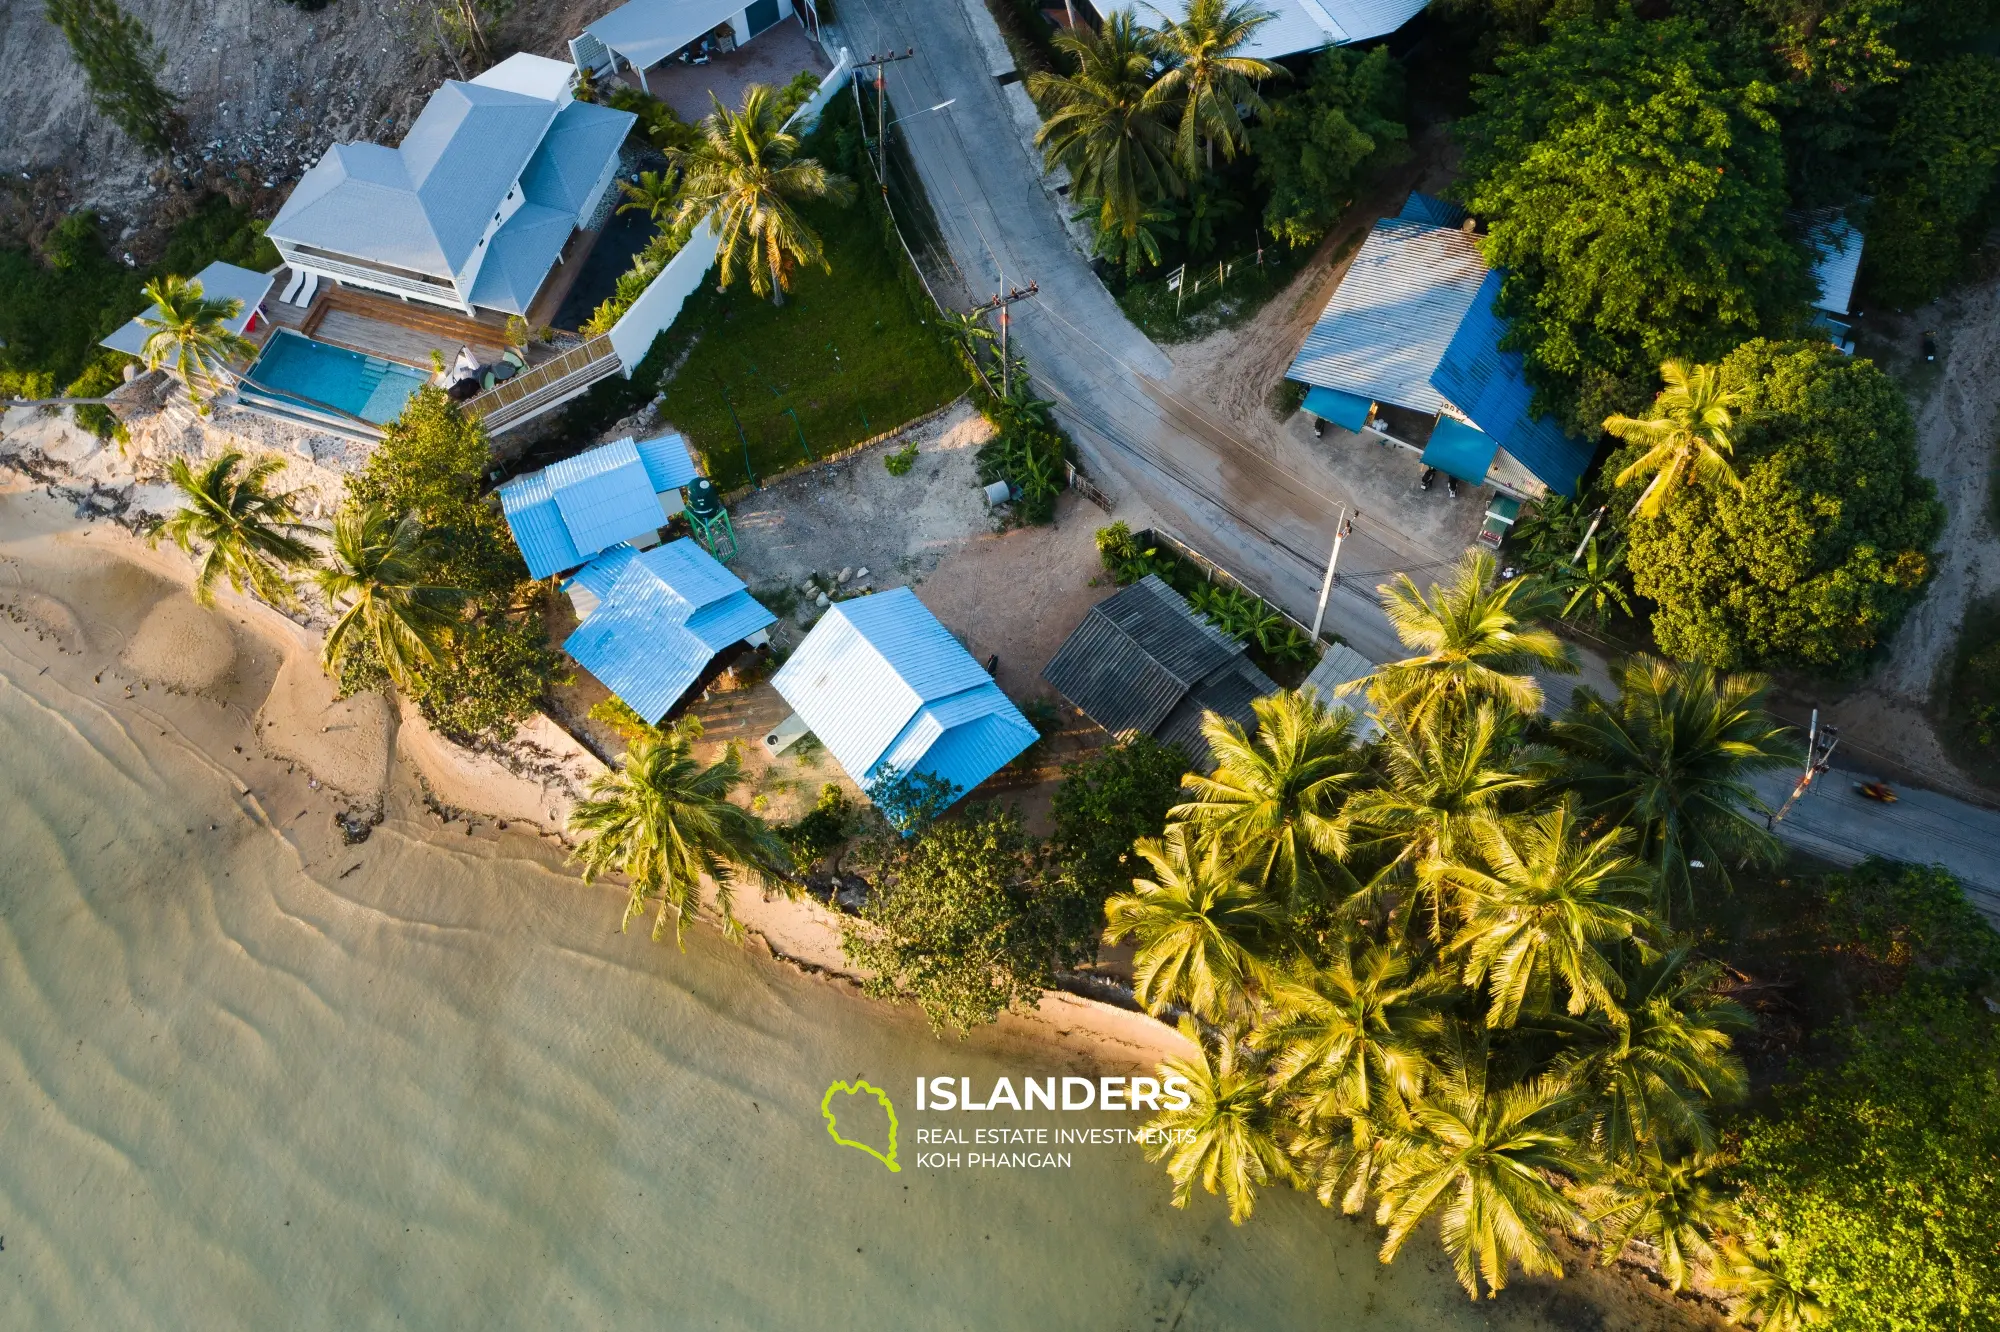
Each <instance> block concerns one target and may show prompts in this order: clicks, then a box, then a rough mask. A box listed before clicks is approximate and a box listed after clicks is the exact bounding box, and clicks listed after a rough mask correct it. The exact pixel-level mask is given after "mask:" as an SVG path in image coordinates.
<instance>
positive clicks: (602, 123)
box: [521, 102, 639, 220]
mask: <svg viewBox="0 0 2000 1332" xmlns="http://www.w3.org/2000/svg"><path fill="white" fill-rule="evenodd" d="M638 119H639V117H637V116H635V115H633V114H632V113H631V112H630V111H614V110H612V109H611V108H610V107H608V106H596V105H593V104H592V103H589V102H571V103H570V104H569V105H568V106H565V107H564V108H563V109H562V110H560V111H558V112H557V113H556V118H555V122H554V123H553V124H551V125H550V126H549V132H548V133H547V134H545V135H543V136H542V142H541V146H540V147H538V148H536V149H535V155H534V156H533V157H531V158H529V159H528V165H527V166H526V167H525V168H523V169H522V171H521V190H522V193H524V194H525V195H526V196H527V199H528V202H529V203H536V204H541V205H542V206H543V207H545V208H556V209H561V210H563V211H565V212H568V213H570V214H571V215H572V216H575V215H577V214H580V213H581V212H582V211H583V206H584V204H586V203H588V202H589V201H590V188H591V186H593V185H595V184H597V182H598V180H599V179H600V178H601V177H602V176H603V175H604V168H605V167H606V166H608V165H610V163H611V161H612V159H613V158H615V157H617V156H618V149H619V146H620V145H621V144H623V143H624V142H625V136H626V135H627V134H629V133H630V132H631V130H632V126H633V125H634V124H636V123H637V122H638ZM586 220H587V219H586Z"/></svg>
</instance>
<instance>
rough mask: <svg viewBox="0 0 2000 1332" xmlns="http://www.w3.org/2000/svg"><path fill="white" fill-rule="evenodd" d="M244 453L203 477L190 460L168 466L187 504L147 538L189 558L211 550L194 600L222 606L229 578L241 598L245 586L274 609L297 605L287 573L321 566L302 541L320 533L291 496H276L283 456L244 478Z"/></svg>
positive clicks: (217, 462) (209, 467)
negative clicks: (218, 591) (221, 582)
mask: <svg viewBox="0 0 2000 1332" xmlns="http://www.w3.org/2000/svg"><path fill="white" fill-rule="evenodd" d="M242 465H243V455H242V454H241V453H238V452H236V451H235V450H234V449H231V450H229V451H227V452H225V453H223V454H222V455H220V456H219V457H217V458H215V459H214V460H212V461H211V462H209V463H208V464H206V465H205V466H204V467H203V468H202V469H201V470H200V471H199V472H197V471H195V470H194V468H193V467H191V466H189V464H188V460H187V459H186V458H175V459H174V460H173V461H172V462H170V463H168V464H167V480H168V481H170V482H172V483H173V486H174V489H176V490H178V491H180V492H181V496H182V499H183V503H182V505H181V507H180V508H179V509H177V510H175V511H174V513H173V514H172V515H171V516H169V517H168V518H166V519H165V520H163V521H162V522H161V523H160V524H159V526H157V527H155V528H154V529H153V530H152V532H150V533H149V534H148V535H147V538H146V540H147V541H148V543H152V544H157V543H158V542H159V540H160V538H162V537H165V538H167V539H168V540H170V541H172V542H173V543H174V544H175V545H176V546H179V547H180V548H181V550H183V551H184V552H186V553H187V554H189V555H193V554H195V553H196V547H197V546H205V547H207V553H206V554H204V555H203V556H202V558H201V564H200V566H199V567H198V568H197V569H196V570H195V577H194V599H195V600H196V601H198V602H200V603H201V604H202V605H204V606H212V605H214V604H215V584H216V580H217V579H220V578H226V579H228V580H229V586H230V587H232V588H234V589H235V590H236V591H238V592H241V591H242V590H243V589H244V587H245V586H248V587H249V588H250V589H251V591H253V592H255V593H256V594H257V595H258V596H260V597H262V598H263V599H264V600H266V601H268V602H270V603H271V604H272V605H274V606H289V605H291V603H292V586H291V583H290V582H289V581H288V580H287V579H286V576H285V575H286V572H287V571H288V570H290V569H293V568H296V567H297V566H299V565H302V564H309V563H311V562H312V560H313V554H314V552H313V548H312V547H311V546H309V545H307V544H306V543H305V542H304V541H303V540H301V539H300V537H299V536H298V534H299V533H302V532H308V531H311V530H312V529H311V528H309V527H308V526H307V525H306V524H305V523H303V522H301V521H300V520H299V515H298V510H297V509H296V508H295V507H294V505H293V503H292V497H291V495H290V494H289V493H278V494H274V493H272V491H271V489H270V484H271V480H272V478H273V477H275V476H277V475H278V473H279V472H282V471H283V470H284V469H285V463H284V460H283V459H282V458H277V457H265V458H260V459H258V460H257V461H256V462H254V463H252V464H250V466H249V467H248V468H247V469H245V470H244V471H243V472H242V474H241V475H238V473H237V470H236V469H237V468H238V467H241V466H242Z"/></svg>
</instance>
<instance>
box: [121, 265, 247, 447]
mask: <svg viewBox="0 0 2000 1332" xmlns="http://www.w3.org/2000/svg"><path fill="white" fill-rule="evenodd" d="M145 295H146V299H147V300H149V301H151V302H152V303H153V304H154V305H156V306H158V307H159V310H158V312H157V313H148V314H143V315H140V316H139V324H140V326H141V327H142V328H144V329H146V330H147V332H146V341H145V344H144V345H143V346H142V347H141V348H140V349H139V358H140V359H141V360H143V361H144V362H145V363H146V368H147V369H148V370H158V369H161V368H163V367H164V368H165V369H168V370H171V371H172V372H173V373H174V374H175V375H176V376H178V377H179V379H180V381H181V386H182V387H183V388H185V389H186V390H187V395H188V400H189V401H190V402H192V403H193V404H194V406H195V410H196V411H198V412H200V413H201V414H202V415H204V416H206V415H207V414H208V395H209V394H210V393H211V392H213V391H215V390H217V389H220V388H222V387H224V386H225V385H227V384H228V383H229V379H230V373H229V362H230V359H231V358H232V357H243V358H244V359H246V360H247V359H249V358H251V357H254V356H255V355H256V354H257V344H256V343H254V342H251V341H250V340H249V339H248V338H246V337H244V336H242V335H241V334H240V333H234V332H231V331H230V328H229V323H228V321H229V320H231V319H234V318H236V316H238V315H240V314H242V313H243V302H242V301H240V300H238V299H236V298H235V297H233V296H232V297H229V298H227V299H221V298H214V297H210V296H206V295H204V294H203V293H202V288H201V279H200V278H183V277H163V278H155V279H153V280H152V281H151V282H148V283H147V284H146V291H145Z"/></svg>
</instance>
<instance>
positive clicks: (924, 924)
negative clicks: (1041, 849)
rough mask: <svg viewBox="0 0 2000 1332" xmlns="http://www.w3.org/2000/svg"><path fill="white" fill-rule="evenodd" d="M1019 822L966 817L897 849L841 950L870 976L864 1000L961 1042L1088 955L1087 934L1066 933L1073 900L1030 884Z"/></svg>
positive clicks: (1032, 866)
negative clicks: (881, 1002)
mask: <svg viewBox="0 0 2000 1332" xmlns="http://www.w3.org/2000/svg"><path fill="white" fill-rule="evenodd" d="M1036 853H1037V847H1036V844H1035V841H1034V839H1033V838H1031V837H1029V836H1028V834H1027V832H1026V831H1025V830H1024V829H1023V828H1022V826H1021V820H1020V816H1019V815H1018V814H1014V813H1011V812H1003V811H1000V810H996V809H973V810H967V811H964V812H963V813H961V814H960V815H959V816H958V817H956V818H953V819H950V820H948V821H944V822H939V823H934V824H932V825H930V826H929V827H927V828H925V829H924V830H923V831H922V832H920V833H918V834H917V835H916V836H915V837H913V838H911V839H910V841H909V844H908V845H907V846H906V847H902V848H898V849H896V850H895V851H894V852H893V853H892V854H891V855H890V858H889V860H888V862H887V864H886V865H885V866H884V870H883V873H882V875H881V876H880V877H879V878H878V879H877V881H876V883H875V886H874V891H873V892H872V893H871V894H870V895H869V898H868V903H867V905H866V906H865V907H864V908H863V909H862V913H861V916H860V918H859V919H858V920H853V919H850V920H844V921H842V923H841V948H842V950H843V951H845V952H846V954H847V956H848V958H849V960H851V961H853V962H854V963H856V964H857V965H859V966H862V967H866V968H868V969H869V970H870V971H871V972H873V973H874V975H873V976H872V977H871V978H870V979H869V981H868V982H867V984H866V985H865V986H864V988H865V989H866V990H867V992H868V993H869V994H872V995H875V996H877V997H879V998H888V999H907V1000H910V1001H911V1002H914V1003H915V1004H916V1005H917V1006H918V1007H920V1008H921V1009H923V1012H924V1016H925V1017H927V1018H929V1019H930V1023H931V1026H932V1027H933V1028H934V1029H936V1030H938V1031H943V1030H945V1029H947V1028H950V1029H952V1030H955V1031H958V1032H960V1033H963V1032H965V1031H966V1030H967V1029H969V1028H971V1027H975V1026H980V1025H983V1024H985V1023H989V1022H991V1021H993V1020H994V1019H995V1018H997V1017H998V1016H999V1015H1000V1014H1001V1013H1002V1012H1004V1011H1006V1010H1008V1009H1010V1008H1023V1007H1032V1006H1033V1004H1034V1002H1035V1000H1036V999H1037V998H1039V997H1040V995H1041V992H1042V991H1043V990H1045V989H1047V988H1048V987H1049V986H1051V985H1053V984H1054V983H1055V973H1056V971H1057V970H1058V969H1060V968H1065V967H1072V966H1075V965H1076V964H1077V963H1078V962H1080V961H1083V960H1085V959H1087V958H1088V957H1090V956H1091V955H1092V954H1094V953H1095V951H1096V940H1095V937H1094V934H1095V927H1094V923H1092V924H1091V925H1089V926H1087V927H1086V928H1085V930H1083V931H1082V932H1080V933H1079V932H1077V931H1074V930H1065V929H1064V928H1063V921H1064V919H1065V918H1072V919H1073V918H1075V917H1076V916H1077V915H1078V913H1076V912H1074V911H1070V910H1067V909H1065V908H1066V899H1067V898H1068V897H1069V896H1070V895H1071V894H1072V892H1073V890H1072V889H1071V888H1070V887H1069V886H1068V885H1067V884H1066V883H1065V881H1064V880H1062V879H1060V878H1055V877H1050V876H1047V875H1044V874H1042V873H1041V872H1040V867H1039V865H1038V864H1037V854H1036Z"/></svg>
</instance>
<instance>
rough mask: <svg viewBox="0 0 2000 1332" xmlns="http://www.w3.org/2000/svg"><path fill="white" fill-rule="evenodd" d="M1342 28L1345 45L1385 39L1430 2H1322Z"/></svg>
mask: <svg viewBox="0 0 2000 1332" xmlns="http://www.w3.org/2000/svg"><path fill="white" fill-rule="evenodd" d="M1319 3H1320V4H1321V5H1322V6H1324V7H1325V9H1326V12H1327V13H1328V14H1330V15H1332V17H1333V21H1334V22H1335V23H1336V24H1338V25H1339V26H1340V30H1341V33H1342V34H1343V35H1342V37H1341V39H1340V40H1341V41H1342V42H1365V41H1367V40H1369V39H1370V38H1372V37H1386V36H1388V35H1389V34H1390V33H1392V32H1394V31H1396V29H1398V28H1400V27H1402V26H1403V25H1404V24H1405V23H1408V22H1409V21H1410V20H1411V19H1413V18H1415V17H1416V16H1417V15H1418V14H1420V13H1422V12H1423V8H1424V6H1425V5H1426V4H1428V3H1429V0H1319Z"/></svg>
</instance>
